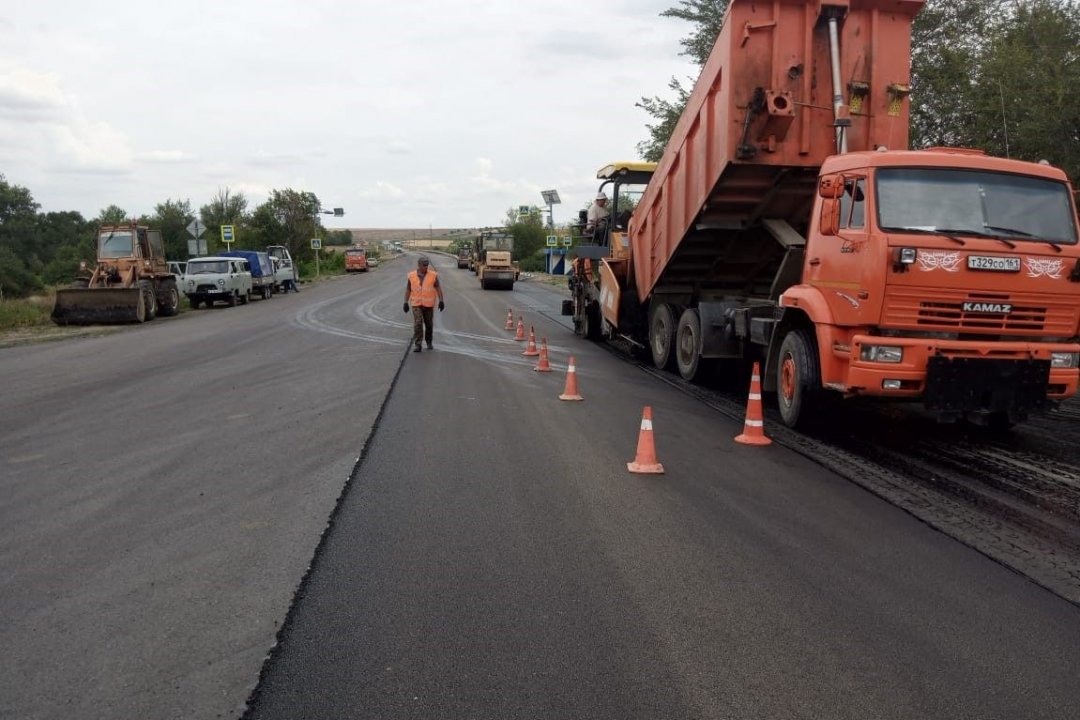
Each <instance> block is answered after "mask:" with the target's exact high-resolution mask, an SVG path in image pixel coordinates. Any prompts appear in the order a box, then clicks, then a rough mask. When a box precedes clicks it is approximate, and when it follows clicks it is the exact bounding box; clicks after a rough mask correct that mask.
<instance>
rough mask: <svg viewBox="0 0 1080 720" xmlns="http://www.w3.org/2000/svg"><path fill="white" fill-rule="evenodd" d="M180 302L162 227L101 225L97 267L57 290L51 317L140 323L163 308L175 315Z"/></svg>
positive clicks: (59, 322) (84, 322)
mask: <svg viewBox="0 0 1080 720" xmlns="http://www.w3.org/2000/svg"><path fill="white" fill-rule="evenodd" d="M179 306H180V295H179V293H178V291H177V285H176V276H175V275H174V274H173V273H172V272H171V271H170V269H169V267H168V264H167V261H166V260H165V245H164V243H163V242H162V239H161V231H160V230H151V229H150V228H149V227H146V226H144V225H139V224H137V223H135V222H131V223H127V224H121V225H105V226H102V227H100V228H99V229H98V235H97V262H96V264H95V266H94V269H93V270H92V271H91V272H90V275H89V277H82V278H81V279H79V280H76V281H75V283H73V286H72V287H71V288H67V289H63V290H58V291H57V293H56V303H55V305H54V306H53V311H52V319H53V322H55V323H56V324H57V325H96V324H99V323H129V322H135V323H141V322H145V321H146V320H153V319H154V317H155V316H156V315H158V314H159V313H160V314H161V315H175V314H176V313H177V312H178V310H179Z"/></svg>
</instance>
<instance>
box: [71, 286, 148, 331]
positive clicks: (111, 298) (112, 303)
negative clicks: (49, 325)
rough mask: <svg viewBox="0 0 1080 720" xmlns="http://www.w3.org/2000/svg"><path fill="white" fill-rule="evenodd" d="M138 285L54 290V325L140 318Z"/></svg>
mask: <svg viewBox="0 0 1080 720" xmlns="http://www.w3.org/2000/svg"><path fill="white" fill-rule="evenodd" d="M140 292H141V291H140V290H139V288H101V289H85V290H80V289H67V290H57V291H56V304H55V305H54V306H53V311H52V319H53V322H55V323H56V324H57V325H111V324H116V323H133V322H138V320H139V295H140Z"/></svg>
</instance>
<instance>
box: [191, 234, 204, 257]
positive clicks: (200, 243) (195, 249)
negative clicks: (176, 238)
mask: <svg viewBox="0 0 1080 720" xmlns="http://www.w3.org/2000/svg"><path fill="white" fill-rule="evenodd" d="M187 251H188V255H190V256H192V257H201V256H203V255H207V254H209V253H208V252H207V250H206V238H199V239H198V240H188V241H187Z"/></svg>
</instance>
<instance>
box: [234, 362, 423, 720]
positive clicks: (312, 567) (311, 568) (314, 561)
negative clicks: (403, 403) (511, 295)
mask: <svg viewBox="0 0 1080 720" xmlns="http://www.w3.org/2000/svg"><path fill="white" fill-rule="evenodd" d="M411 345H412V343H411V342H410V343H407V344H406V346H405V352H404V353H402V356H401V364H399V365H398V369H397V371H396V372H395V373H394V378H393V379H392V380H391V381H390V388H389V389H388V390H387V392H386V396H385V397H384V398H383V401H382V405H380V406H379V412H378V414H377V415H376V416H375V422H373V423H372V424H371V431H370V432H369V433H368V436H367V437H366V438H365V439H364V444H363V447H361V448H360V455H359V456H358V457H357V458H356V462H355V463H354V464H353V468H352V471H351V472H350V473H349V477H348V478H347V479H346V480H345V484H344V485H343V486H342V488H341V494H339V495H338V498H337V500H336V501H335V503H334V509H333V510H331V511H330V516H329V517H328V518H327V520H326V527H324V528H323V531H322V534H321V535H320V536H319V542H318V543H317V544H316V545H315V552H314V553H313V554H312V557H311V562H310V563H308V566H307V570H306V571H305V572H304V577H302V578H301V579H300V583H299V584H298V585H297V586H296V591H295V592H294V593H293V597H292V600H291V601H290V602H289V610H288V612H286V613H285V621H284V622H283V623H281V627H279V628H278V631H277V633H275V634H274V642H273V643H272V644H271V645H270V650H269V652H267V654H266V657H265V658H264V659H263V664H262V669H261V670H260V671H259V678H258V680H256V681H255V685H254V686H253V687H252V688H251V692H250V693H248V697H247V700H246V701H245V702H244V704H243V705H241V710H242V711H243V712H242V714H241V715H240V716H239V717H240V720H244V719H245V718H249V717H251V713H252V711H253V709H254V707H255V703H256V701H257V700H258V699H259V695H260V692H261V689H262V685H263V682H264V681H265V680H266V678H267V676H268V675H269V674H270V671H271V670H272V669H273V668H274V664H275V661H276V659H277V657H278V653H279V648H280V647H281V643H282V641H283V640H284V639H285V637H286V636H287V635H288V634H289V632H290V631H291V630H292V626H293V622H294V620H295V617H296V608H297V604H298V603H299V601H300V600H301V599H303V597H304V594H305V593H306V591H307V587H308V583H309V582H310V580H311V576H312V575H313V574H314V573H315V571H316V570H317V569H318V566H319V560H320V558H321V557H322V554H323V549H324V548H325V546H326V543H327V541H328V539H329V537H330V532H331V531H332V530H333V529H334V523H335V521H336V520H337V516H338V513H339V512H340V511H341V506H342V505H343V504H344V502H345V498H346V496H347V495H348V494H349V491H350V490H351V489H352V487H353V484H354V482H355V480H356V478H357V477H358V476H359V475H360V466H361V465H362V464H363V462H364V458H366V457H367V454H368V450H369V449H370V448H371V444H372V441H374V439H375V433H376V432H378V430H379V424H380V423H381V422H382V417H383V413H385V412H386V407H387V406H388V405H389V404H390V397H391V396H392V395H393V394H394V388H395V387H397V382H398V378H399V377H400V376H401V370H402V368H404V367H405V360H406V359H407V358H408V357H409V352H410V348H411Z"/></svg>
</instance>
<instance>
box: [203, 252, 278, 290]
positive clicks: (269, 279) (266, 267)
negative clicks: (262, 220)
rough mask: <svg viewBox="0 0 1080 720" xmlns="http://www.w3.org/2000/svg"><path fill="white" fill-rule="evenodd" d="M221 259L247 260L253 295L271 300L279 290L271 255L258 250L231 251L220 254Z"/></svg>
mask: <svg viewBox="0 0 1080 720" xmlns="http://www.w3.org/2000/svg"><path fill="white" fill-rule="evenodd" d="M218 255H219V257H235V258H242V259H244V260H247V263H248V271H249V272H250V273H251V293H252V294H253V295H257V296H258V297H260V298H262V299H263V300H269V299H270V298H271V297H272V296H273V295H274V293H275V292H278V290H277V280H276V278H275V277H274V263H273V261H272V260H271V259H270V255H269V253H265V252H260V251H258V250H229V251H227V252H223V253H218Z"/></svg>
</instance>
